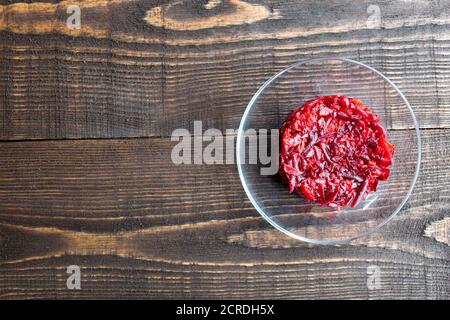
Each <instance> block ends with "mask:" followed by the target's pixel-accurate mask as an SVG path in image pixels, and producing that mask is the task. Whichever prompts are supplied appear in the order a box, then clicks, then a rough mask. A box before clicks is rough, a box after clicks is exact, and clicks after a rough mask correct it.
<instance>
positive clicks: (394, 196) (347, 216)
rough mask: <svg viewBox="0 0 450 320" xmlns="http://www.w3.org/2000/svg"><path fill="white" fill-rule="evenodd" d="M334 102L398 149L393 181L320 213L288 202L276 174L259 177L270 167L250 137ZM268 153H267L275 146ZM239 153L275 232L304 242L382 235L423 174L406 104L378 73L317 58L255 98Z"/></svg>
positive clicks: (242, 172) (247, 184)
mask: <svg viewBox="0 0 450 320" xmlns="http://www.w3.org/2000/svg"><path fill="white" fill-rule="evenodd" d="M335 94H338V95H344V96H348V97H353V98H356V99H358V100H361V101H362V102H363V103H364V104H365V105H367V106H369V107H371V109H372V111H373V112H374V113H376V114H378V115H379V116H380V119H381V121H382V123H383V125H384V126H385V128H386V129H387V130H388V136H389V140H390V141H391V143H393V144H394V145H395V148H396V149H395V155H394V163H393V165H392V167H391V175H390V177H389V179H388V180H387V181H384V182H380V184H379V186H378V189H377V191H376V192H375V193H372V194H370V195H369V196H368V197H367V198H366V199H365V200H364V201H361V203H360V204H359V205H358V206H357V207H356V208H350V207H345V208H340V209H333V208H328V207H322V206H319V205H317V204H314V203H312V202H309V201H307V200H305V199H303V198H301V197H300V196H298V195H297V194H295V193H294V194H289V189H288V187H287V186H286V185H284V184H283V183H282V182H281V181H280V179H279V177H278V175H277V174H276V173H275V174H271V175H266V174H262V172H261V168H263V167H267V166H268V165H267V162H265V161H263V160H262V159H263V158H261V157H260V156H257V159H256V164H252V161H250V159H249V155H250V154H252V148H254V143H252V144H251V143H249V141H251V140H252V138H251V136H254V135H255V133H256V134H259V135H260V137H261V132H264V131H262V130H261V129H266V130H269V132H270V130H271V129H279V128H280V126H281V125H282V124H283V122H284V121H285V119H286V117H287V116H288V114H289V113H290V112H291V111H292V110H293V109H295V108H297V107H299V106H301V105H302V104H303V103H304V102H306V101H308V100H310V99H313V98H316V97H318V96H326V95H335ZM252 130H254V131H253V132H252ZM253 142H254V141H253ZM258 143H261V142H260V141H259V142H258ZM263 145H264V144H263ZM249 146H252V147H249ZM266 147H268V148H269V149H270V143H267V146H266ZM249 148H250V149H249ZM262 150H264V149H262ZM253 151H255V150H253ZM236 153H237V154H236V155H237V166H238V171H239V176H240V178H241V182H242V185H243V187H244V190H245V192H246V193H247V196H248V197H249V199H250V201H251V202H252V204H253V205H254V206H255V208H256V210H258V212H259V213H260V214H261V215H262V216H263V217H264V218H265V219H266V220H267V221H268V222H269V223H270V224H271V225H273V226H274V227H275V228H276V229H278V230H280V231H281V232H283V233H285V234H287V235H289V236H291V237H293V238H296V239H299V240H303V241H306V242H311V243H316V244H343V243H347V242H350V241H352V240H354V239H356V238H358V237H361V236H365V235H368V234H369V233H371V232H373V231H375V230H377V229H378V228H380V227H381V226H383V225H384V224H386V223H387V222H388V221H389V220H391V219H392V218H393V217H394V216H395V215H396V214H397V213H398V212H399V211H400V209H401V208H402V206H403V205H404V204H405V203H406V201H407V200H408V198H409V196H410V195H411V192H412V190H413V187H414V184H415V182H416V180H417V177H418V174H419V167H420V158H421V146H420V132H419V126H418V123H417V120H416V118H415V116H414V113H413V110H412V109H411V106H410V105H409V103H408V101H407V100H406V98H405V97H404V96H403V94H402V93H401V92H400V90H399V89H398V88H397V87H396V86H395V85H394V84H393V83H392V82H391V81H390V80H389V79H387V78H386V77H385V76H383V75H382V74H381V73H380V72H378V71H377V70H375V69H373V68H371V67H369V66H367V65H365V64H363V63H360V62H357V61H353V60H349V59H342V58H317V59H310V60H304V61H300V62H298V63H295V64H293V65H291V66H290V67H288V68H286V69H285V70H283V71H281V72H280V73H278V74H276V75H275V76H273V77H272V78H270V79H269V80H268V81H267V82H266V83H264V85H263V86H262V87H261V88H260V89H259V90H258V91H257V92H256V94H255V95H254V96H253V98H252V99H251V101H250V103H249V104H248V106H247V109H246V110H245V112H244V115H243V117H242V120H241V123H240V126H239V131H238V136H237V147H236ZM257 153H258V152H254V153H253V154H257ZM269 154H270V150H269ZM253 163H255V162H253Z"/></svg>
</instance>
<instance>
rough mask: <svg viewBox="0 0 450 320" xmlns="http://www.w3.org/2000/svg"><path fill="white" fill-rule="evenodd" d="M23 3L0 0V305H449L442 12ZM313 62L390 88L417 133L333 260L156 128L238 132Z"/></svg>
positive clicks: (222, 171)
mask: <svg viewBox="0 0 450 320" xmlns="http://www.w3.org/2000/svg"><path fill="white" fill-rule="evenodd" d="M27 3H28V4H25V3H22V2H19V1H15V0H9V1H0V4H1V6H0V138H1V142H0V298H3V299H10V298H58V299H63V298H64V299H65V298H69V299H71V298H145V299H153V298H163V299H164V298H290V299H291V298H294V299H295V298H362V299H366V298H400V299H407V298H427V299H448V298H450V271H449V261H450V248H449V245H450V240H449V228H450V215H449V211H450V204H449V196H450V195H449V191H450V179H449V175H450V160H449V159H450V148H449V144H450V62H449V61H450V60H449V57H450V36H449V32H450V1H447V0H445V1H444V0H441V1H418V0H417V1H344V0H333V1H306V0H305V1H294V0H291V1H264V3H262V2H259V3H257V2H256V1H251V2H250V1H240V0H229V1H219V0H213V1H209V2H207V1H164V2H163V3H159V2H158V1H144V0H134V1H127V0H110V1H95V0H89V1H88V0H84V1H70V2H69V1H67V2H66V1H50V0H49V1H35V2H33V1H27ZM70 5H77V6H78V8H79V9H80V13H81V15H80V17H81V21H79V22H80V28H79V29H76V27H77V22H78V21H77V20H76V18H77V17H76V14H77V9H76V8H75V9H74V8H69V10H68V6H70ZM68 12H69V13H68ZM68 19H69V22H70V23H71V24H69V25H67V23H66V22H67V20H68ZM74 19H75V20H74ZM69 26H70V28H69ZM330 55H332V56H340V57H348V58H353V59H355V60H358V61H361V62H364V63H367V64H369V65H371V66H373V67H374V68H377V69H378V70H380V71H381V72H383V73H384V74H385V75H386V76H387V77H389V78H390V79H392V80H393V81H394V82H395V83H396V84H398V86H399V87H400V88H401V90H402V91H403V92H404V93H405V95H406V96H407V98H408V99H409V101H410V103H411V104H412V105H413V108H414V111H415V112H416V115H417V117H418V119H419V122H420V128H421V134H422V139H423V162H422V167H421V174H420V178H419V181H418V183H417V185H416V188H415V190H414V194H413V196H412V197H411V198H410V200H409V201H408V202H407V204H406V205H405V207H404V208H403V210H402V211H401V213H400V214H399V215H398V216H397V217H396V218H395V219H394V220H393V221H392V222H390V223H389V224H388V225H387V226H386V227H385V228H384V229H383V230H382V231H380V232H377V233H375V234H373V235H372V236H370V237H367V238H364V239H361V240H359V241H356V242H354V243H352V244H351V245H345V246H340V247H331V246H312V245H307V244H304V243H301V242H298V241H294V240H290V239H289V238H287V237H286V236H284V235H283V234H281V233H279V232H277V231H275V230H274V229H273V228H272V227H271V226H270V225H269V224H268V223H266V222H265V221H264V220H263V219H262V218H261V217H260V216H259V215H258V213H257V212H256V211H255V209H254V208H253V207H252V205H251V203H250V202H249V200H248V198H247V197H246V195H245V194H244V191H243V189H242V187H241V184H240V181H239V177H238V174H237V170H236V166H235V165H227V164H223V165H209V166H198V165H182V166H176V165H174V164H173V163H172V162H171V161H170V154H171V150H172V147H173V146H174V144H175V143H174V142H172V141H171V139H170V136H171V133H172V131H173V130H174V129H177V128H186V129H188V130H191V132H192V125H193V121H194V120H201V121H203V124H204V126H207V127H208V128H218V129H220V130H223V131H225V129H227V128H237V127H238V124H239V121H240V118H241V116H242V113H243V111H244V109H245V107H246V105H247V103H248V101H249V99H250V98H251V96H252V95H253V93H254V92H255V91H256V90H257V88H258V87H259V86H260V85H261V84H262V83H263V82H264V81H265V80H266V79H267V78H269V77H270V76H271V75H273V74H274V73H276V72H277V71H280V70H282V69H283V68H285V67H286V66H288V65H289V64H291V63H293V62H295V61H297V60H300V59H304V58H309V57H317V56H330ZM204 129H205V128H204ZM397 129H402V128H400V127H399V128H397ZM70 265H77V266H80V269H81V290H69V289H67V287H66V280H67V278H68V276H69V275H68V274H67V267H68V266H70ZM370 265H376V266H379V268H380V277H381V286H380V287H379V288H378V289H375V290H372V289H373V288H372V289H369V288H368V286H367V279H368V274H367V272H368V269H367V267H368V266H370Z"/></svg>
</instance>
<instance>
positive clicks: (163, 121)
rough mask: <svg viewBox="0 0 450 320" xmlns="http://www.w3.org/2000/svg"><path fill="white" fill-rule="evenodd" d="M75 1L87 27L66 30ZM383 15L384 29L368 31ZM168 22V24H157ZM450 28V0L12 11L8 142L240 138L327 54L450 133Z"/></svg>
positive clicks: (3, 37) (1, 60)
mask: <svg viewBox="0 0 450 320" xmlns="http://www.w3.org/2000/svg"><path fill="white" fill-rule="evenodd" d="M73 3H78V5H79V6H80V9H81V13H82V16H81V18H82V22H81V29H76V30H70V29H68V28H67V26H66V25H65V22H66V19H67V17H68V16H69V15H68V14H67V13H66V8H67V6H68V5H69V4H73ZM243 3H247V4H246V5H245V7H246V8H247V9H245V10H244V11H245V12H244V13H243V12H242V10H237V9H236V8H237V7H238V4H240V5H243ZM370 5H378V6H379V8H380V10H381V25H380V27H379V28H378V27H377V28H374V27H372V26H368V25H367V21H368V17H369V16H370V13H368V11H367V10H368V7H369V6H370ZM157 8H159V9H158V10H159V11H158V10H157ZM154 10H157V11H158V12H160V13H159V15H156V17H157V18H158V19H160V20H161V19H162V17H164V19H165V20H164V21H165V24H162V25H161V24H158V23H155V21H153V20H151V19H148V15H149V14H150V16H152V17H155V13H154ZM152 12H153V15H152ZM242 15H243V16H242ZM146 17H147V19H146ZM155 19H156V18H155ZM449 20H450V5H449V4H448V3H447V2H446V1H440V2H439V1H430V2H426V1H424V2H422V1H420V2H415V1H414V2H404V1H380V2H373V1H359V2H357V3H354V2H352V1H344V0H340V1H331V2H330V1H324V2H321V3H320V4H318V3H315V2H310V1H279V2H264V1H263V2H258V3H257V4H256V3H251V2H244V1H218V2H212V4H211V3H210V2H206V1H184V2H179V1H174V2H169V3H167V2H164V3H158V2H157V1H154V2H152V1H143V0H135V1H126V0H115V1H95V0H89V1H86V0H85V1H79V2H66V1H60V2H52V3H46V2H38V3H30V4H25V3H19V2H17V3H15V2H14V1H12V2H11V1H6V2H3V4H2V5H1V6H0V69H1V70H2V72H1V73H0V92H2V94H0V139H3V140H21V139H55V138H57V139H60V138H61V139H64V138H98V137H104V138H111V137H116V138H117V137H147V136H157V137H165V136H169V135H170V134H171V132H172V131H173V130H174V129H176V128H180V127H187V128H191V126H192V122H193V120H203V121H204V123H207V124H208V126H210V127H216V128H219V129H226V128H236V127H237V126H238V124H239V121H240V118H241V115H242V113H243V110H244V109H245V107H246V104H247V102H248V101H249V100H250V98H251V96H252V95H253V93H254V92H255V91H256V90H257V88H258V87H259V86H260V85H261V84H262V83H264V81H265V80H266V79H267V78H269V77H270V76H271V75H272V74H274V73H276V72H278V71H280V70H281V69H283V68H284V67H286V66H288V65H289V64H291V63H293V62H295V61H297V60H299V59H304V58H309V57H316V56H342V57H348V58H354V59H356V60H359V61H361V62H365V63H368V64H369V65H371V66H373V67H375V68H378V69H379V70H380V71H382V72H383V73H384V74H385V75H386V76H388V77H389V78H391V79H392V80H393V81H394V82H395V83H397V84H398V85H399V87H400V88H401V89H402V90H403V92H404V93H405V95H406V96H407V98H408V99H409V101H410V102H411V104H412V105H413V107H414V109H415V111H416V113H417V115H418V117H419V119H420V125H421V127H422V128H448V127H449V124H450V114H449V111H448V110H449V101H450V97H449V95H448V92H450V90H449V83H448V77H449V70H450V69H449V66H448V61H447V60H448V59H447V56H448V53H449V48H450V47H449V37H448V34H449V30H450V24H449V23H450V22H449ZM152 21H153V22H152ZM161 21H162V20H161ZM174 21H176V22H174ZM197 22H198V24H196V23H197ZM152 23H153V24H152ZM174 24H175V26H174ZM181 26H184V28H185V29H183V30H178V29H180V28H181ZM190 29H195V30H190ZM398 116H401V113H399V114H398ZM394 118H395V117H394ZM394 126H395V127H396V128H402V123H401V122H399V123H395V124H394Z"/></svg>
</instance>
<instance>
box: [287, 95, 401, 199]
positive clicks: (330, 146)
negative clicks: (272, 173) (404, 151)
mask: <svg viewBox="0 0 450 320" xmlns="http://www.w3.org/2000/svg"><path fill="white" fill-rule="evenodd" d="M393 156H394V146H393V145H392V144H390V143H389V141H388V139H387V134H386V129H385V128H384V127H383V126H382V124H381V123H380V120H379V118H378V116H377V115H376V114H374V113H372V111H371V110H370V108H369V107H367V106H364V105H363V103H362V102H361V101H358V100H356V99H353V98H348V97H344V96H324V97H318V98H316V99H314V100H311V101H308V102H306V103H305V104H304V105H302V106H301V107H299V108H298V109H295V110H294V111H293V112H292V113H291V114H290V115H289V117H288V118H287V120H286V121H285V122H284V124H283V126H282V127H281V147H280V170H279V174H280V175H281V178H282V180H283V181H284V182H285V183H286V184H287V185H289V190H290V192H291V193H292V192H294V191H295V192H296V193H298V194H299V195H302V196H303V197H305V198H306V199H308V200H311V201H314V202H316V203H318V204H320V205H326V206H329V207H344V206H351V207H355V206H356V205H358V203H359V202H360V201H361V200H362V199H364V198H365V197H366V196H367V195H368V194H369V193H371V192H373V191H375V190H376V189H377V185H378V182H379V181H380V180H381V181H384V180H387V178H388V177H389V174H390V171H389V169H388V168H389V166H390V165H391V164H392V157H393Z"/></svg>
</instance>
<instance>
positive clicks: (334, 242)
mask: <svg viewBox="0 0 450 320" xmlns="http://www.w3.org/2000/svg"><path fill="white" fill-rule="evenodd" d="M325 60H338V61H344V62H348V63H352V64H356V65H359V66H362V67H364V68H367V69H369V70H371V71H373V72H374V73H376V74H378V75H379V76H380V77H381V78H383V79H384V80H385V81H386V82H387V83H389V84H390V85H391V86H392V87H393V88H394V89H395V91H397V93H398V94H399V96H400V97H401V98H402V99H403V101H404V103H405V104H406V106H407V108H408V110H409V112H410V114H411V117H412V119H413V122H414V126H415V131H416V136H417V150H418V151H417V162H416V170H415V173H414V177H413V180H412V181H411V184H410V186H409V189H408V192H407V194H406V195H405V196H404V197H403V199H402V201H401V202H400V204H399V205H398V206H397V208H396V209H395V210H394V211H393V212H392V213H391V214H390V215H389V216H388V217H387V218H385V219H384V220H383V221H381V222H380V223H379V224H378V225H377V226H376V227H373V228H370V229H368V230H366V231H364V232H362V233H361V234H358V235H356V236H353V237H351V238H348V239H343V240H318V239H311V238H307V237H302V236H300V235H297V234H295V233H293V232H291V231H289V230H287V229H285V228H284V227H282V226H281V225H279V224H278V223H277V222H275V221H274V220H273V219H272V218H271V217H269V216H268V215H267V214H266V213H265V212H264V210H263V209H262V208H261V207H260V206H259V205H258V203H257V202H256V200H255V199H254V198H253V195H252V194H251V192H250V190H249V189H248V186H247V182H246V180H245V177H244V174H243V172H242V165H243V164H242V163H241V151H240V145H241V139H242V135H243V130H244V125H245V122H246V120H247V116H248V114H249V112H250V110H251V109H252V107H253V105H254V103H255V101H256V99H257V98H258V97H259V95H260V94H261V93H262V92H263V91H264V90H265V89H266V88H267V87H268V86H269V85H270V84H271V83H272V82H273V81H274V80H275V79H277V78H278V77H279V76H281V75H282V74H284V73H286V72H287V71H289V70H291V69H293V68H295V67H298V66H301V65H303V64H306V63H308V62H314V61H325ZM421 160H422V142H421V138H420V129H419V122H418V121H417V118H416V116H415V114H414V111H413V109H412V107H411V105H410V104H409V102H408V100H407V99H406V97H405V96H404V95H403V93H402V92H401V91H400V89H399V88H398V87H397V85H395V84H394V83H393V82H392V81H391V80H390V79H388V78H387V77H386V76H384V75H383V74H382V73H381V72H380V71H378V70H376V69H374V68H373V67H371V66H368V65H366V64H365V63H362V62H359V61H355V60H352V59H348V58H342V57H334V56H330V57H318V58H309V59H303V60H299V61H297V62H296V63H293V64H291V65H289V66H288V67H287V68H285V69H283V70H281V71H280V72H278V73H276V74H275V75H273V76H272V77H271V78H269V79H268V80H267V81H266V82H265V83H264V84H263V85H262V86H261V87H260V88H259V89H258V91H256V93H255V94H254V95H253V97H252V98H251V100H250V102H249V103H248V105H247V107H246V109H245V111H244V114H243V115H242V118H241V121H240V124H239V128H238V134H237V139H236V164H237V168H238V173H239V178H240V180H241V184H242V186H243V188H244V191H245V193H246V195H247V197H248V198H249V199H250V202H251V203H252V205H253V206H254V207H255V209H256V210H257V211H258V213H259V214H260V215H261V216H262V217H263V218H264V219H265V220H266V221H267V222H269V223H270V224H271V225H272V226H273V227H274V228H275V229H277V230H278V231H280V232H282V233H284V234H286V235H288V236H290V237H292V238H295V239H297V240H301V241H304V242H307V243H312V244H318V245H341V244H348V243H350V242H351V241H353V240H355V239H358V238H361V237H365V236H368V235H370V234H372V233H374V232H375V231H377V230H379V229H380V228H381V227H383V226H384V225H385V224H387V223H388V222H389V221H391V220H392V219H393V218H394V217H395V216H396V215H397V214H398V213H399V211H400V210H401V209H402V207H403V206H404V205H405V203H406V202H407V201H408V199H409V197H410V196H411V194H412V192H413V190H414V186H415V184H416V182H417V179H418V177H419V171H420V164H421Z"/></svg>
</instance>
